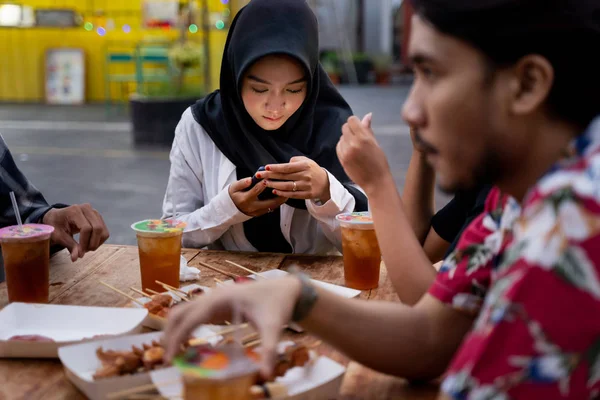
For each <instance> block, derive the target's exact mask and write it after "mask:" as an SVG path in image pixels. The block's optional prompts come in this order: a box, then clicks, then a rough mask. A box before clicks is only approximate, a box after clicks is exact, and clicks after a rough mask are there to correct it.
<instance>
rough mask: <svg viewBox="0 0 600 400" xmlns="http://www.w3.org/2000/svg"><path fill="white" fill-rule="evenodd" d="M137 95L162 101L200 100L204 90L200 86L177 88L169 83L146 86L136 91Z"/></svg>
mask: <svg viewBox="0 0 600 400" xmlns="http://www.w3.org/2000/svg"><path fill="white" fill-rule="evenodd" d="M138 95H140V96H143V97H153V98H157V97H159V98H164V99H176V98H194V97H195V98H201V97H204V88H203V86H202V85H185V86H184V87H182V88H179V87H177V86H176V85H173V84H171V83H156V84H146V85H144V86H143V87H142V88H140V89H139V90H138Z"/></svg>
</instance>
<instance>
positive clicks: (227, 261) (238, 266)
mask: <svg viewBox="0 0 600 400" xmlns="http://www.w3.org/2000/svg"><path fill="white" fill-rule="evenodd" d="M225 262H226V263H228V264H230V265H233V266H234V267H237V268H240V269H242V270H244V271H246V272H249V273H251V274H252V275H254V276H257V277H259V278H261V279H267V278H265V277H264V276H262V275H261V274H260V272H255V271H252V270H251V269H250V268H246V267H244V266H243V265H240V264H238V263H234V262H233V261H229V260H225Z"/></svg>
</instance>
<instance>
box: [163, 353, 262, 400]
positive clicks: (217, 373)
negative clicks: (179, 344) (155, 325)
mask: <svg viewBox="0 0 600 400" xmlns="http://www.w3.org/2000/svg"><path fill="white" fill-rule="evenodd" d="M212 357H213V360H215V359H216V360H217V362H218V363H219V364H223V365H220V366H219V367H218V368H215V367H212V368H210V367H206V366H202V365H195V364H193V363H190V362H186V361H185V360H183V359H182V358H179V359H176V360H175V362H174V365H175V366H176V367H178V368H179V370H180V372H181V375H182V378H183V379H182V380H183V399H184V400H196V399H211V400H212V399H214V400H250V399H252V394H251V391H250V388H251V387H252V385H254V384H255V383H256V378H257V375H258V366H257V365H256V363H255V362H254V361H252V360H251V359H250V358H248V357H246V356H244V355H243V353H242V354H241V355H240V354H238V355H237V356H234V355H233V352H232V351H231V349H225V350H224V351H218V352H217V355H216V356H215V355H212ZM208 362H209V363H210V362H211V360H209V361H208ZM213 363H214V362H213Z"/></svg>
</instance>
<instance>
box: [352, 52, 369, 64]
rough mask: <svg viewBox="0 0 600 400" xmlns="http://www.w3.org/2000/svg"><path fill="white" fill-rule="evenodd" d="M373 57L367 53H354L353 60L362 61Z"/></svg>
mask: <svg viewBox="0 0 600 400" xmlns="http://www.w3.org/2000/svg"><path fill="white" fill-rule="evenodd" d="M370 60H371V57H369V55H368V54H366V53H354V54H352V61H354V62H357V61H358V62H360V61H370Z"/></svg>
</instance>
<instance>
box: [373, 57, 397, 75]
mask: <svg viewBox="0 0 600 400" xmlns="http://www.w3.org/2000/svg"><path fill="white" fill-rule="evenodd" d="M372 59H373V67H374V68H375V72H377V73H385V72H388V71H389V70H390V66H391V65H392V57H391V56H390V55H388V54H377V55H375V56H373V58H372Z"/></svg>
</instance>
